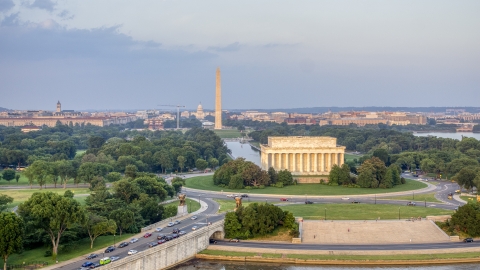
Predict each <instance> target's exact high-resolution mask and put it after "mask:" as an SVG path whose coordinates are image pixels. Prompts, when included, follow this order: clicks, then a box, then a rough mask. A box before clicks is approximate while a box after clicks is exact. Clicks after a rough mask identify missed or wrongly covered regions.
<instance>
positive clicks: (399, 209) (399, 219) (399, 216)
mask: <svg viewBox="0 0 480 270" xmlns="http://www.w3.org/2000/svg"><path fill="white" fill-rule="evenodd" d="M398 220H400V207H398Z"/></svg>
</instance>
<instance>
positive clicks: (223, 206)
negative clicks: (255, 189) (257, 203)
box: [215, 198, 254, 213]
mask: <svg viewBox="0 0 480 270" xmlns="http://www.w3.org/2000/svg"><path fill="white" fill-rule="evenodd" d="M215 201H216V202H217V203H219V204H220V209H219V210H218V212H219V213H223V212H227V211H233V209H235V206H236V205H237V204H236V203H235V199H233V198H231V199H228V200H219V199H215ZM251 203H254V202H249V201H248V199H243V200H242V205H243V206H244V207H247V206H248V205H249V204H251Z"/></svg>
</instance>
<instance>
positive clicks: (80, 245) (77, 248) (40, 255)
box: [8, 234, 134, 264]
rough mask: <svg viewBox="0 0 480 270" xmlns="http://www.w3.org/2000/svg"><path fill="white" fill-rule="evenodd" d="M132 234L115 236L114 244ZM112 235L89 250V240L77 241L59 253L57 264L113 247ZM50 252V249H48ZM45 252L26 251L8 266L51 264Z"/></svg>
mask: <svg viewBox="0 0 480 270" xmlns="http://www.w3.org/2000/svg"><path fill="white" fill-rule="evenodd" d="M133 235H134V234H122V236H119V235H117V236H115V243H116V244H118V243H120V242H121V241H122V240H125V239H129V238H131V237H132V236H133ZM113 238H114V237H113V235H106V236H100V237H98V238H97V239H96V240H95V242H94V244H93V249H90V238H88V237H87V238H84V239H82V240H79V241H78V242H76V243H74V244H73V247H72V248H71V249H70V250H69V251H66V252H62V251H61V250H60V251H59V254H58V257H57V260H58V261H59V262H61V261H66V260H70V259H72V258H75V257H78V256H83V255H87V254H89V253H93V252H94V251H96V250H98V249H100V248H106V247H108V246H111V245H113V240H114V239H113ZM48 250H50V249H48ZM45 251H47V248H45V247H41V248H36V249H31V250H26V251H24V252H23V253H22V254H13V255H11V256H10V257H9V259H8V264H22V263H23V262H26V263H28V262H34V261H45V262H48V263H49V264H52V263H53V262H52V257H45V256H44V255H45Z"/></svg>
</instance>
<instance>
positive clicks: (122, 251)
mask: <svg viewBox="0 0 480 270" xmlns="http://www.w3.org/2000/svg"><path fill="white" fill-rule="evenodd" d="M221 219H223V215H217V216H200V215H199V218H198V219H197V220H192V219H184V220H182V221H181V223H180V224H178V225H176V226H173V227H166V228H165V229H163V230H162V231H161V232H156V231H155V232H153V233H152V236H150V237H148V238H144V237H142V238H138V241H137V242H136V243H133V244H129V245H128V246H126V247H124V248H118V247H117V248H116V249H115V250H114V251H113V252H110V253H99V254H98V255H99V256H98V257H97V258H96V259H95V260H87V259H85V260H81V261H77V262H75V263H72V264H69V265H67V266H64V267H59V268H58V269H78V268H80V267H82V264H83V263H85V262H86V261H91V262H93V263H99V262H100V259H102V258H104V257H112V256H118V257H120V258H124V257H127V256H128V254H127V253H128V251H129V250H131V249H134V250H136V251H138V252H139V253H140V252H142V251H145V250H147V249H149V246H148V244H149V243H151V242H157V241H158V240H157V235H158V234H172V233H173V229H174V228H178V229H179V230H183V231H185V232H186V235H188V233H190V232H191V231H192V227H193V226H198V229H200V228H202V227H204V226H207V224H208V222H212V223H213V222H216V221H219V220H221ZM181 237H184V236H181ZM128 241H130V239H128V240H126V242H128ZM172 241H174V240H172ZM118 244H119V243H117V245H118Z"/></svg>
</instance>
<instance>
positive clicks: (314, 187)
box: [186, 175, 427, 195]
mask: <svg viewBox="0 0 480 270" xmlns="http://www.w3.org/2000/svg"><path fill="white" fill-rule="evenodd" d="M406 181H407V182H406V184H404V185H399V186H395V187H394V188H390V189H381V188H378V189H369V188H346V187H341V186H328V185H320V184H298V185H293V186H287V187H284V188H276V187H267V188H264V189H250V190H248V189H228V188H221V187H218V186H215V185H214V184H213V176H212V175H207V176H198V177H192V178H188V179H187V180H186V187H188V188H195V189H202V190H212V191H224V192H235V193H246V194H283V195H305V194H307V195H362V194H379V193H390V192H399V191H409V190H417V189H421V188H425V187H427V185H426V184H424V183H421V182H418V181H414V180H408V179H406Z"/></svg>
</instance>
